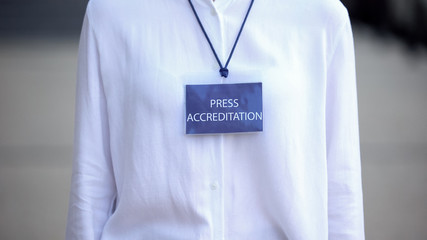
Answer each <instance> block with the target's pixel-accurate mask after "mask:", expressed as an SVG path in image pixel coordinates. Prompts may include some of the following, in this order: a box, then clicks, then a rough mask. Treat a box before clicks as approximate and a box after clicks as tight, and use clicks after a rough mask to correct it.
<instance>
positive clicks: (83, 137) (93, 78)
mask: <svg viewBox="0 0 427 240" xmlns="http://www.w3.org/2000/svg"><path fill="white" fill-rule="evenodd" d="M88 10H89V7H88ZM96 40H97V39H96V37H95V34H94V32H93V29H92V26H91V21H90V17H89V15H88V11H87V12H86V15H85V18H84V22H83V27H82V32H81V36H80V44H79V57H78V74H77V84H76V107H75V110H76V111H75V129H74V155H73V170H72V180H71V193H70V201H69V212H68V220H67V230H66V239H69V240H71V239H73V240H75V239H84V240H90V239H100V238H101V233H102V229H103V227H104V225H105V223H106V221H107V219H108V218H109V216H110V211H111V207H112V203H113V201H114V199H115V192H116V190H115V189H116V187H115V181H114V176H113V171H112V164H111V156H110V145H109V126H108V117H107V116H108V114H107V107H106V98H105V95H104V90H103V84H102V78H101V74H100V66H99V64H100V63H99V52H98V49H97V41H96Z"/></svg>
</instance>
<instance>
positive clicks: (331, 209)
mask: <svg viewBox="0 0 427 240" xmlns="http://www.w3.org/2000/svg"><path fill="white" fill-rule="evenodd" d="M193 3H194V5H195V8H196V10H197V11H198V14H199V16H200V18H201V20H202V22H203V24H204V26H205V29H206V31H207V33H208V35H209V36H210V39H211V40H212V43H213V46H214V47H215V49H216V51H217V53H218V55H219V57H220V59H221V61H222V62H223V63H225V61H226V59H227V57H228V54H229V52H230V50H231V47H232V45H233V43H234V40H235V37H236V35H237V32H238V29H239V28H240V26H241V23H242V21H243V17H244V14H245V13H246V11H247V8H248V6H249V0H227V1H226V0H216V1H215V2H212V1H211V0H193ZM218 70H219V67H218V64H217V62H216V60H215V58H214V56H213V53H212V52H211V49H210V48H209V45H208V43H207V41H206V39H205V37H204V36H203V33H202V31H201V29H200V27H199V25H198V23H197V22H196V18H195V16H194V14H193V12H192V11H191V8H190V5H189V3H188V1H186V0H156V1H142V0H123V1H116V0H91V1H90V2H89V5H88V8H87V12H86V16H85V19H84V24H83V30H82V34H81V42H80V49H79V69H78V82H77V96H76V97H77V101H76V121H75V145H74V146H75V154H74V164H73V176H72V186H71V187H72V190H71V197H70V207H69V217H68V225H67V239H85V240H89V239H148V240H163V239H164V240H175V239H184V240H187V239H188V240H193V239H202V240H208V239H215V240H218V239H225V240H252V239H253V240H260V239H266V240H276V239H282V240H283V239H291V240H323V239H337V240H347V239H358V240H359V239H364V229H363V228H364V227H363V207H362V188H361V169H360V155H359V136H358V115H357V97H356V81H355V68H354V51H353V40H352V33H351V26H350V22H349V18H348V14H347V11H346V9H345V8H344V7H343V6H342V4H341V3H340V2H339V1H338V0H288V1H279V0H257V1H255V3H254V5H253V8H252V11H251V13H250V15H249V18H248V20H247V22H246V25H245V28H244V30H243V33H242V35H241V37H240V41H239V43H238V45H237V47H236V50H235V52H234V55H233V58H232V59H231V62H230V65H229V70H230V74H229V77H228V78H227V79H224V78H221V77H220V75H219V72H218ZM238 82H262V84H263V110H264V111H263V114H264V117H263V118H264V130H263V132H262V133H246V134H217V135H198V136H194V135H191V136H190V135H186V134H185V90H184V89H185V88H184V86H185V85H186V84H194V83H198V84H208V83H238Z"/></svg>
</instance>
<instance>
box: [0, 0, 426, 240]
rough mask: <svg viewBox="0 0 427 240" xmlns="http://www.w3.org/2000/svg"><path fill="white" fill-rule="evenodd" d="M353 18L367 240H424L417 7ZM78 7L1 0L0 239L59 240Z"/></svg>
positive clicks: (366, 7)
mask: <svg viewBox="0 0 427 240" xmlns="http://www.w3.org/2000/svg"><path fill="white" fill-rule="evenodd" d="M343 3H344V4H345V5H346V6H347V7H348V9H349V11H350V15H351V17H352V22H353V29H354V37H355V48H356V61H357V75H358V94H359V118H360V136H361V151H362V168H363V173H362V174H363V183H364V204H365V225H366V238H367V239H368V240H427V106H426V105H427V48H426V45H427V44H426V43H427V40H426V39H427V38H426V34H427V19H426V13H427V11H426V10H427V0H400V1H399V0H393V1H392V0H359V1H357V2H356V1H350V0H348V1H344V0H343ZM85 6H86V1H84V0H60V1H58V0H0V239H35V240H38V239H40V240H50V239H62V238H63V237H64V232H65V224H66V215H67V205H68V192H69V187H70V186H69V185H70V177H71V160H72V141H73V121H74V93H75V78H76V66H77V64H76V63H77V62H76V61H77V60H76V58H77V48H78V37H79V32H80V27H81V23H82V19H83V14H84V10H85Z"/></svg>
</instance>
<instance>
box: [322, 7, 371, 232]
mask: <svg viewBox="0 0 427 240" xmlns="http://www.w3.org/2000/svg"><path fill="white" fill-rule="evenodd" d="M341 25H342V26H341V27H340V30H339V31H338V32H337V34H336V37H335V40H334V44H333V46H334V48H333V51H332V54H331V57H330V59H329V64H328V73H327V86H326V138H327V139H326V140H327V164H328V218H329V222H328V224H329V239H330V240H335V239H336V240H350V239H352V240H353V239H354V240H356V239H357V240H361V239H364V223H363V222H364V221H363V197H362V181H361V166H360V149H359V127H358V110H357V93H356V73H355V59H354V46H353V35H352V30H351V25H350V20H349V18H348V15H346V19H345V21H344V22H343V24H341Z"/></svg>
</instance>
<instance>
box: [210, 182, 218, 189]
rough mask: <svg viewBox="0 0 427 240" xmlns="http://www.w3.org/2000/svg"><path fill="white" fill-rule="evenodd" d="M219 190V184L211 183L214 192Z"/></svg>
mask: <svg viewBox="0 0 427 240" xmlns="http://www.w3.org/2000/svg"><path fill="white" fill-rule="evenodd" d="M217 189H218V183H217V182H213V183H211V190H212V191H215V190H217Z"/></svg>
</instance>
